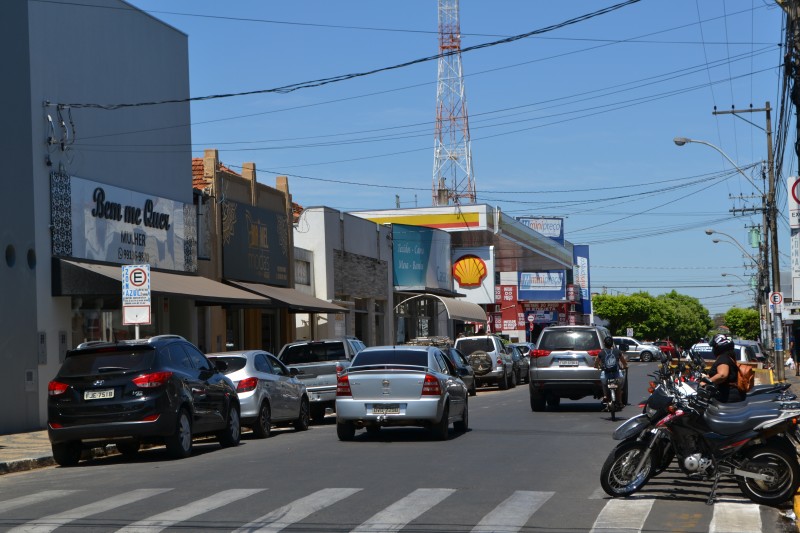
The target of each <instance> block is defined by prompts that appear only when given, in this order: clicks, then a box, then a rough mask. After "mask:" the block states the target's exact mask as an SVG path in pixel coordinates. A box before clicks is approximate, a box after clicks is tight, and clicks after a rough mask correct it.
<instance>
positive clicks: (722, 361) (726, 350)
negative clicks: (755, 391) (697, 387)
mask: <svg viewBox="0 0 800 533" xmlns="http://www.w3.org/2000/svg"><path fill="white" fill-rule="evenodd" d="M709 344H710V345H711V351H712V353H713V354H714V356H715V357H716V359H715V360H714V364H712V365H711V368H710V369H709V371H708V379H709V380H711V382H713V383H714V385H716V387H717V394H716V398H717V400H719V401H720V402H723V403H734V402H741V401H743V400H744V399H745V393H743V392H742V391H740V390H739V388H738V387H737V386H736V382H737V381H738V379H739V367H737V366H736V352H735V351H734V344H733V341H732V340H731V339H730V337H727V336H726V335H722V334H718V335H714V338H713V339H711V341H710V342H709Z"/></svg>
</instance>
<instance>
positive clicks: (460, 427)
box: [453, 398, 469, 433]
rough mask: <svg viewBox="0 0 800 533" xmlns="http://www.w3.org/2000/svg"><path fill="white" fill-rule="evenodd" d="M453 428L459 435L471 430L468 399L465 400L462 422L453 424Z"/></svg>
mask: <svg viewBox="0 0 800 533" xmlns="http://www.w3.org/2000/svg"><path fill="white" fill-rule="evenodd" d="M453 427H454V428H455V430H456V431H458V432H459V433H466V431H467V430H468V429H469V403H467V400H466V398H465V399H464V412H463V413H462V415H461V420H458V421H456V422H453Z"/></svg>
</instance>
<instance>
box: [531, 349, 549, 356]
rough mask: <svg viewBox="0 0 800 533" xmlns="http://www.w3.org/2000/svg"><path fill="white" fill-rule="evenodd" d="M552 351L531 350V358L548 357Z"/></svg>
mask: <svg viewBox="0 0 800 533" xmlns="http://www.w3.org/2000/svg"><path fill="white" fill-rule="evenodd" d="M548 355H550V350H531V357H547V356H548Z"/></svg>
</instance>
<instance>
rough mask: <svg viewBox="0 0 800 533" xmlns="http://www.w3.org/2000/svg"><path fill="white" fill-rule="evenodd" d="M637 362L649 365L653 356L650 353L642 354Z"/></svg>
mask: <svg viewBox="0 0 800 533" xmlns="http://www.w3.org/2000/svg"><path fill="white" fill-rule="evenodd" d="M639 360H641V361H644V362H645V363H649V362H650V361H652V360H653V354H651V353H650V352H642V355H641V356H639Z"/></svg>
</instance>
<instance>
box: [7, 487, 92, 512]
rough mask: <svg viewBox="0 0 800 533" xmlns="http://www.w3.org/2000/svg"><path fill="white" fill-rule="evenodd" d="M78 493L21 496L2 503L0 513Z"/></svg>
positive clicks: (61, 491)
mask: <svg viewBox="0 0 800 533" xmlns="http://www.w3.org/2000/svg"><path fill="white" fill-rule="evenodd" d="M76 492H78V491H77V490H45V491H42V492H37V493H36V494H28V495H27V496H20V497H19V498H14V499H11V500H6V501H4V502H0V513H2V512H5V511H10V510H11V509H16V508H17V507H25V506H26V505H34V504H37V503H40V502H47V501H50V500H52V499H55V498H60V497H62V496H69V495H70V494H74V493H76Z"/></svg>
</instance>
